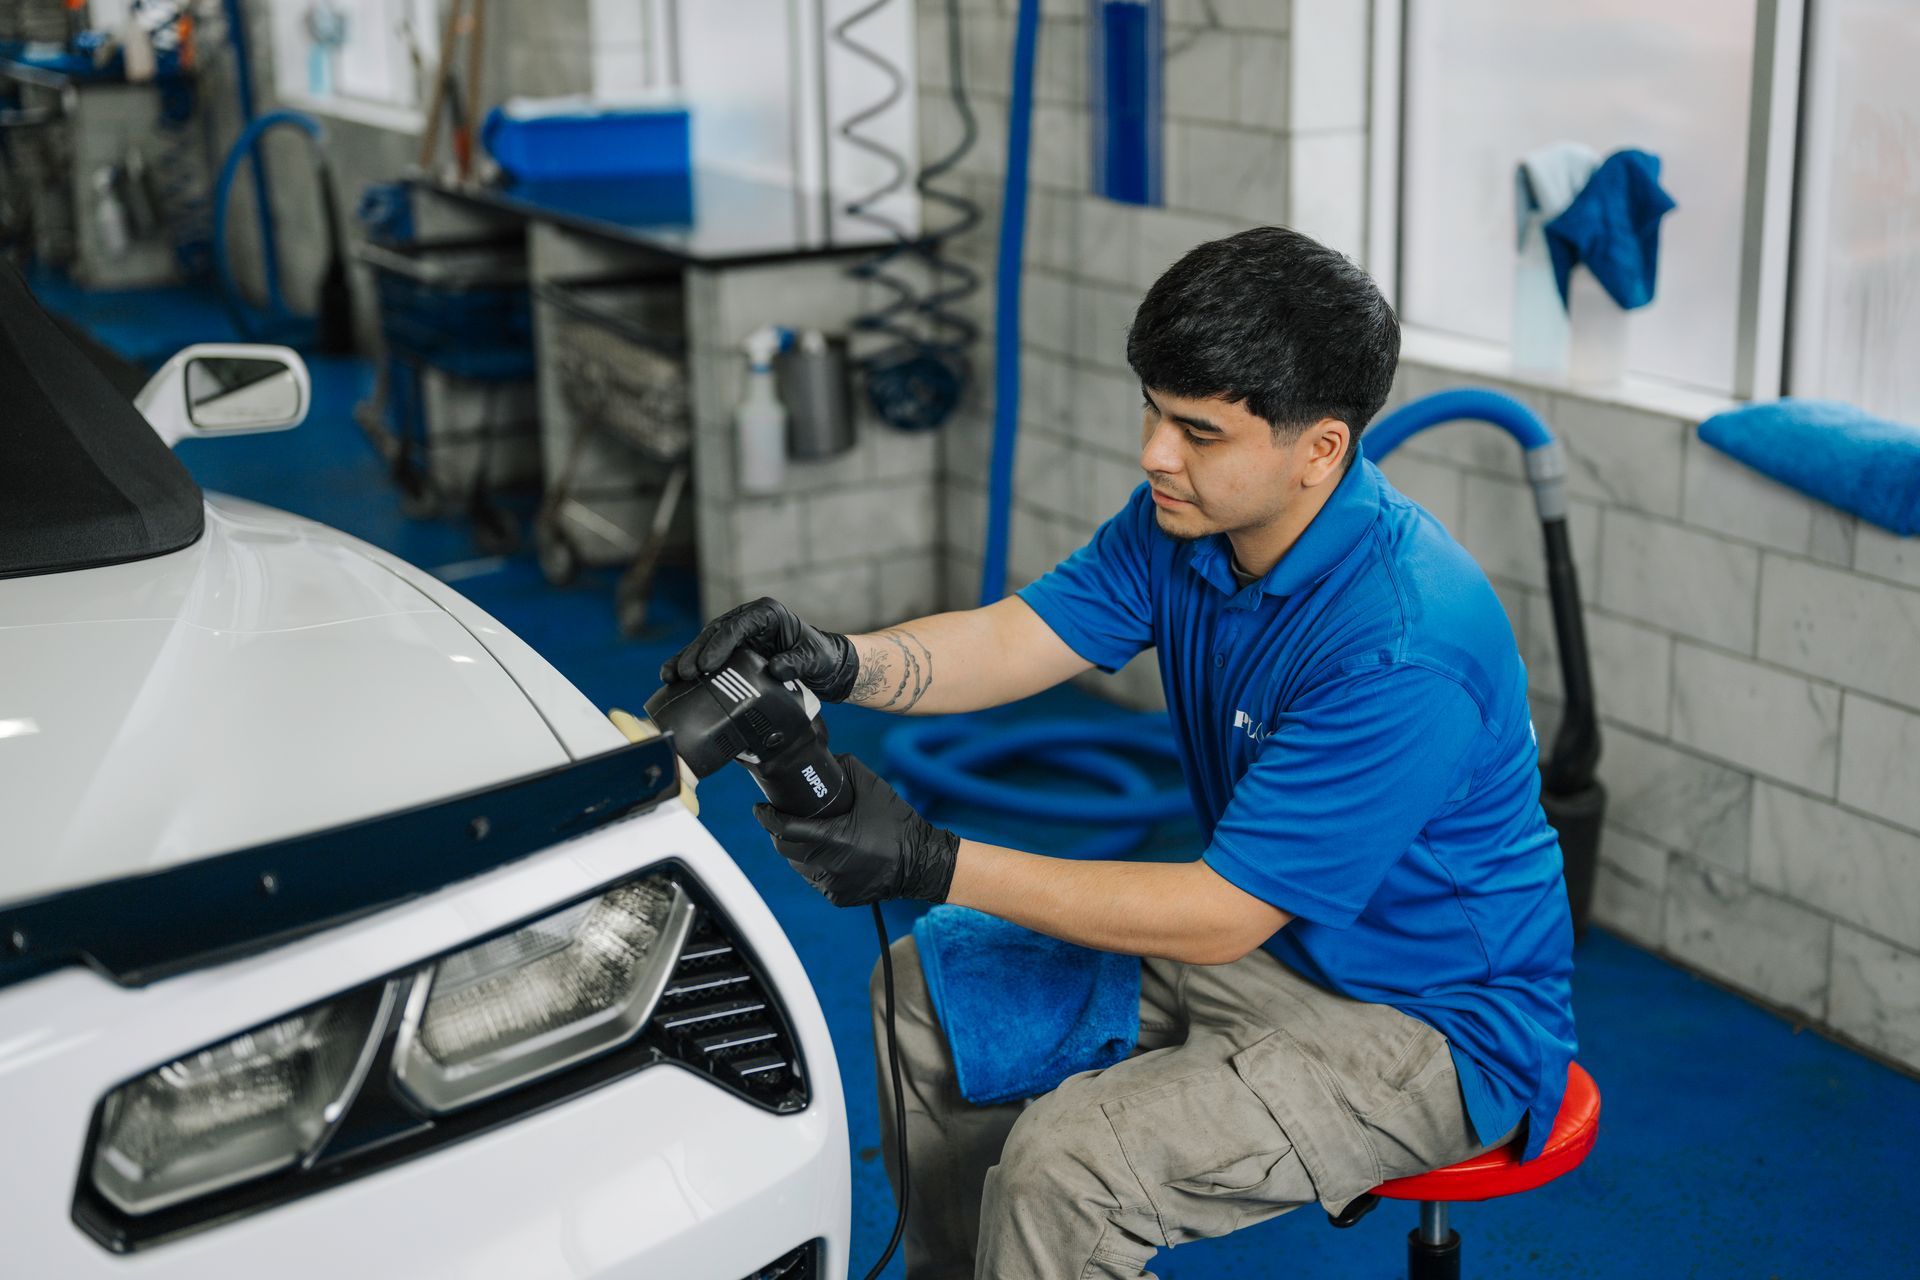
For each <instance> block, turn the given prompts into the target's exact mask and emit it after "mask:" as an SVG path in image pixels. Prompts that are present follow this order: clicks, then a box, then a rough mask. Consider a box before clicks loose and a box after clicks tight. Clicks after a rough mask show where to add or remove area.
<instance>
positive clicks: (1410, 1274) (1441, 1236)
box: [1407, 1200, 1460, 1280]
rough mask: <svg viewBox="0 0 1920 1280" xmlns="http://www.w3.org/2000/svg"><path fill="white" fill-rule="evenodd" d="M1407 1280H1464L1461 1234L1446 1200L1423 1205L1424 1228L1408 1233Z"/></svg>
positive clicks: (1422, 1226)
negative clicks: (1449, 1218)
mask: <svg viewBox="0 0 1920 1280" xmlns="http://www.w3.org/2000/svg"><path fill="white" fill-rule="evenodd" d="M1407 1280H1460V1233H1459V1232H1457V1231H1455V1230H1453V1228H1452V1227H1450V1226H1449V1225H1448V1224H1447V1204H1446V1201H1444V1200H1422V1201H1421V1202H1420V1226H1419V1229H1418V1230H1414V1231H1409V1232H1407Z"/></svg>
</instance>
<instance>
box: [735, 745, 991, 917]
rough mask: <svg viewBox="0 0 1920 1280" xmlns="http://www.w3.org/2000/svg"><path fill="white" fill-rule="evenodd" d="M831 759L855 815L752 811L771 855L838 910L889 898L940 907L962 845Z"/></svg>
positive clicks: (869, 778) (849, 765)
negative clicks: (774, 852)
mask: <svg viewBox="0 0 1920 1280" xmlns="http://www.w3.org/2000/svg"><path fill="white" fill-rule="evenodd" d="M834 759H836V760H838V761H839V762H840V767H841V768H842V769H845V770H846V771H847V782H848V784H849V785H850V786H851V787H852V789H853V808H851V809H849V810H847V811H846V812H845V813H842V814H839V815H838V816H836V817H832V818H796V817H793V816H792V815H790V814H785V813H782V812H780V811H779V810H778V809H776V808H774V807H773V806H772V805H770V804H757V805H755V806H753V816H754V817H756V818H758V819H759V820H760V825H761V826H763V827H765V828H766V829H767V832H768V834H770V835H771V836H772V837H773V847H774V848H776V849H778V850H779V851H780V852H781V854H782V855H783V856H784V857H785V858H786V860H787V861H788V862H790V863H792V864H793V869H794V870H795V871H798V872H799V873H800V874H801V875H803V876H805V877H806V878H807V882H808V883H809V884H811V885H812V886H813V887H814V888H816V889H818V890H819V891H820V892H821V893H822V894H824V895H825V896H826V899H827V901H828V902H831V903H832V904H833V905H834V906H836V907H857V906H860V905H862V904H864V903H868V902H883V901H885V900H887V899H889V898H920V899H924V900H925V901H927V902H945V901H946V900H947V890H948V889H949V888H951V887H952V885H953V865H954V861H955V859H956V858H957V857H958V856H959V852H960V837H959V836H957V835H955V834H953V832H951V831H948V830H946V829H945V828H944V827H936V826H934V825H933V824H932V823H931V822H928V821H927V820H926V819H925V818H923V817H921V816H920V815H919V814H918V813H916V812H914V808H913V806H912V805H910V804H908V803H907V802H906V801H905V800H902V799H901V798H900V797H899V796H898V795H896V794H895V793H894V790H893V788H892V787H890V786H888V785H887V784H886V782H885V781H884V780H883V779H881V778H879V777H878V776H876V775H875V774H874V772H873V771H872V770H871V769H869V768H867V766H865V765H864V764H861V763H860V761H859V760H857V759H855V758H854V757H853V756H850V755H843V756H835V757H834Z"/></svg>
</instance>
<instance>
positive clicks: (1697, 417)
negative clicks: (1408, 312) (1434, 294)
mask: <svg viewBox="0 0 1920 1280" xmlns="http://www.w3.org/2000/svg"><path fill="white" fill-rule="evenodd" d="M1400 359H1401V360H1402V361H1403V362H1406V363H1411V364H1418V365H1424V366H1426V367H1428V368H1432V369H1443V370H1448V371H1451V372H1454V373H1461V374H1468V375H1471V376H1473V377H1477V378H1486V379H1489V380H1491V381H1495V382H1502V383H1505V384H1507V385H1508V386H1512V387H1520V388H1523V389H1525V390H1528V391H1538V392H1545V393H1548V394H1551V395H1558V396H1574V397H1577V398H1579V399H1583V400H1590V401H1593V402H1595V403H1597V404H1609V405H1618V406H1620V407H1622V408H1627V409H1637V410H1639V411H1641V412H1642V413H1656V414H1660V415H1662V416H1663V417H1669V418H1681V419H1684V420H1685V421H1688V422H1701V421H1704V420H1705V419H1707V418H1711V417H1712V416H1713V415H1714V414H1716V413H1724V412H1725V411H1726V410H1728V409H1734V408H1738V407H1739V406H1740V405H1741V404H1742V403H1744V402H1743V401H1739V400H1735V399H1733V398H1732V397H1730V396H1724V395H1715V394H1714V393H1712V392H1709V391H1701V390H1699V389H1697V388H1694V387H1686V386H1681V385H1680V384H1678V383H1673V382H1662V381H1660V380H1659V379H1657V378H1644V377H1634V376H1629V377H1626V378H1622V379H1621V380H1620V381H1618V382H1613V383H1607V384H1604V385H1600V384H1588V383H1577V382H1574V381H1572V380H1570V379H1569V378H1568V377H1567V376H1566V375H1565V374H1555V373H1543V372H1541V371H1540V370H1538V369H1516V368H1514V367H1513V357H1512V355H1511V354H1510V353H1509V352H1508V350H1507V348H1505V347H1503V346H1500V345H1498V344H1496V343H1491V342H1481V341H1478V340H1476V339H1473V338H1463V337H1459V336H1457V335H1455V334H1450V333H1441V332H1438V331H1437V330H1433V329H1418V328H1414V327H1412V326H1406V327H1404V328H1402V330H1401V333H1400Z"/></svg>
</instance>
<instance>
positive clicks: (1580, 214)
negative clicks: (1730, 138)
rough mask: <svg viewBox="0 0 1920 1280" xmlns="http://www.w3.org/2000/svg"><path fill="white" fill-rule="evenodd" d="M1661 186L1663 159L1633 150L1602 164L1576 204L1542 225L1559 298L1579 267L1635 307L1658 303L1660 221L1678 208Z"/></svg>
mask: <svg viewBox="0 0 1920 1280" xmlns="http://www.w3.org/2000/svg"><path fill="white" fill-rule="evenodd" d="M1677 207H1678V206H1676V205H1675V204H1674V202H1673V197H1672V196H1670V195H1668V194H1667V193H1666V191H1665V190H1664V189H1663V188H1662V187H1661V186H1660V157H1659V156H1656V155H1653V154H1651V153H1649V152H1646V151H1635V150H1633V149H1631V148H1628V149H1627V150H1624V151H1616V152H1614V153H1613V154H1612V155H1610V156H1608V157H1607V158H1606V159H1605V160H1602V161H1601V162H1600V167H1599V168H1598V169H1595V170H1594V171H1593V176H1592V177H1591V178H1588V179H1587V185H1586V186H1584V187H1582V188H1581V189H1580V194H1579V195H1577V196H1575V197H1574V198H1573V203H1572V204H1570V205H1568V206H1567V207H1566V208H1565V209H1562V210H1561V211H1560V213H1559V215H1558V216H1557V217H1555V218H1553V219H1552V220H1551V221H1549V222H1548V223H1547V224H1546V225H1545V226H1544V227H1542V228H1541V233H1542V234H1543V235H1545V236H1546V240H1547V256H1548V257H1549V258H1551V259H1552V260H1553V279H1554V283H1556V284H1558V285H1559V286H1560V301H1561V302H1562V303H1565V302H1566V300H1567V284H1568V281H1569V279H1570V278H1571V277H1572V275H1573V268H1574V267H1575V266H1576V265H1585V267H1586V268H1587V270H1589V271H1591V272H1593V278H1594V279H1595V280H1598V281H1599V282H1600V287H1601V288H1603V289H1605V290H1606V291H1607V296H1608V297H1610V298H1612V299H1613V300H1614V301H1615V302H1616V303H1618V304H1619V305H1620V307H1621V309H1622V310H1626V311H1631V310H1632V309H1633V308H1635V307H1644V306H1646V305H1647V304H1648V303H1649V302H1652V301H1653V284H1654V276H1655V274H1656V273H1657V270H1658V268H1659V265H1660V219H1662V218H1664V217H1666V216H1667V214H1669V213H1671V212H1672V211H1673V210H1674V209H1675V208H1677Z"/></svg>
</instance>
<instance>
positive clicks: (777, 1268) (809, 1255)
mask: <svg viewBox="0 0 1920 1280" xmlns="http://www.w3.org/2000/svg"><path fill="white" fill-rule="evenodd" d="M819 1275H820V1242H819V1241H818V1240H814V1241H810V1242H808V1243H807V1244H803V1245H801V1246H800V1247H799V1248H798V1249H795V1250H794V1251H793V1252H792V1253H783V1254H781V1255H780V1256H779V1257H778V1258H775V1259H774V1260H773V1261H772V1262H769V1263H768V1264H767V1265H766V1266H764V1267H762V1268H760V1269H759V1270H758V1271H756V1272H754V1273H753V1274H752V1275H750V1276H747V1277H745V1280H818V1277H819Z"/></svg>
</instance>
